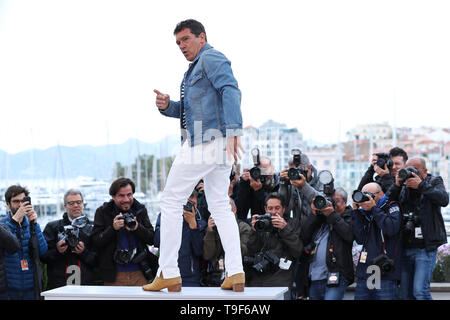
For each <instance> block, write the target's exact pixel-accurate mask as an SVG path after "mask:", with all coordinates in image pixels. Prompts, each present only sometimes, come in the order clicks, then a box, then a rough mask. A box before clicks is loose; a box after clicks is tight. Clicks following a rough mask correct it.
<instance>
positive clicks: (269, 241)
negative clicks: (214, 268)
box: [244, 193, 303, 288]
mask: <svg viewBox="0 0 450 320" xmlns="http://www.w3.org/2000/svg"><path fill="white" fill-rule="evenodd" d="M285 210H286V204H285V203H284V199H283V198H282V197H281V196H280V195H278V194H277V193H271V194H270V195H269V196H268V197H267V198H266V201H265V212H266V214H265V215H263V216H260V215H253V216H252V221H251V225H252V231H251V232H250V236H249V239H248V243H247V248H248V255H249V256H247V257H244V265H245V266H246V274H245V276H246V282H247V285H248V286H254V287H289V288H292V284H293V280H294V268H295V263H294V261H295V260H296V259H297V258H298V257H299V256H300V253H301V252H302V251H303V243H302V241H301V239H300V236H299V233H300V225H299V223H298V219H292V218H290V217H289V216H286V215H285Z"/></svg>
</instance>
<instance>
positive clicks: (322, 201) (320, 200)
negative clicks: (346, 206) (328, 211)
mask: <svg viewBox="0 0 450 320" xmlns="http://www.w3.org/2000/svg"><path fill="white" fill-rule="evenodd" d="M327 201H330V202H331V205H332V206H333V208H334V206H335V205H336V200H334V199H333V198H329V197H324V196H321V195H317V196H316V197H315V198H314V200H313V204H314V207H316V209H318V210H322V209H325V208H326V207H328V203H327Z"/></svg>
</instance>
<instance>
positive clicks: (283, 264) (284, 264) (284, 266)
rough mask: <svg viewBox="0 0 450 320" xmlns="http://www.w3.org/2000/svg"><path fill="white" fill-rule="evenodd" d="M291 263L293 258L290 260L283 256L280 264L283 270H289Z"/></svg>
mask: <svg viewBox="0 0 450 320" xmlns="http://www.w3.org/2000/svg"><path fill="white" fill-rule="evenodd" d="M291 263H292V261H291V260H288V259H287V258H281V259H280V263H279V264H278V266H279V267H280V269H281V270H289V268H290V267H291Z"/></svg>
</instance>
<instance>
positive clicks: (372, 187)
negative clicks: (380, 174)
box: [361, 182, 384, 204]
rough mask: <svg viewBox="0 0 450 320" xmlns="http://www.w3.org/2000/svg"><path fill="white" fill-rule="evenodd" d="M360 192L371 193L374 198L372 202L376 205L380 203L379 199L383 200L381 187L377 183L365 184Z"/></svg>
mask: <svg viewBox="0 0 450 320" xmlns="http://www.w3.org/2000/svg"><path fill="white" fill-rule="evenodd" d="M361 191H362V192H364V191H368V192H370V193H372V194H373V195H374V196H375V198H374V200H375V202H376V203H377V204H378V202H379V201H380V199H381V198H383V196H384V193H383V190H382V189H381V186H380V185H379V184H378V183H376V182H370V183H368V184H366V185H365V186H364V187H363V188H362V190H361Z"/></svg>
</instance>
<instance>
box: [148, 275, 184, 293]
mask: <svg viewBox="0 0 450 320" xmlns="http://www.w3.org/2000/svg"><path fill="white" fill-rule="evenodd" d="M165 288H167V290H168V291H169V292H180V291H181V277H175V278H169V279H164V277H163V274H162V272H161V276H160V277H156V278H155V279H154V280H153V282H152V283H149V284H146V285H145V286H143V287H142V289H144V290H145V291H161V290H162V289H165Z"/></svg>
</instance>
